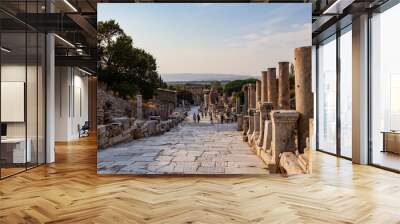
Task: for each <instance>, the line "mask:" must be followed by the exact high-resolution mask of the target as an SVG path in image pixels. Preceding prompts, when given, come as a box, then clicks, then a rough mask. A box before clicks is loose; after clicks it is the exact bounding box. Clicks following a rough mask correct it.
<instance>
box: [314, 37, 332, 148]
mask: <svg viewBox="0 0 400 224" xmlns="http://www.w3.org/2000/svg"><path fill="white" fill-rule="evenodd" d="M317 122H318V148H319V149H320V150H323V151H326V152H330V153H336V36H333V37H331V38H329V40H327V41H326V42H324V43H322V44H321V45H320V46H319V48H318V119H317Z"/></svg>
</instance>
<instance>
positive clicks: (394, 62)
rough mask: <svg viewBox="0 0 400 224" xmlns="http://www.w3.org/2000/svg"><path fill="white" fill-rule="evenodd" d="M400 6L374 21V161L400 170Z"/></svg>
mask: <svg viewBox="0 0 400 224" xmlns="http://www.w3.org/2000/svg"><path fill="white" fill-rule="evenodd" d="M398 21H400V5H396V6H394V7H393V8H391V9H389V10H387V11H385V12H383V13H381V14H377V15H375V16H374V17H373V18H372V20H371V22H372V24H371V25H372V38H371V40H372V55H371V56H372V74H371V76H372V77H371V88H372V89H371V109H372V111H371V122H372V125H371V134H372V136H371V137H372V163H374V164H377V165H380V166H385V167H388V168H392V169H396V170H400V155H399V154H400V132H399V131H400V103H399V99H398V97H399V95H400V67H399V66H398V64H399V61H398V52H400V43H399V40H400V33H399V32H398V29H395V28H394V27H398Z"/></svg>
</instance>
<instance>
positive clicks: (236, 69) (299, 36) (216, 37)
mask: <svg viewBox="0 0 400 224" xmlns="http://www.w3.org/2000/svg"><path fill="white" fill-rule="evenodd" d="M98 19H99V20H101V21H104V20H109V19H114V20H116V21H117V22H118V23H119V24H120V26H121V27H122V28H123V29H124V31H125V32H126V33H127V34H129V35H130V36H132V38H133V42H134V45H135V46H136V47H139V48H143V49H145V50H146V51H147V52H149V53H151V54H152V55H153V56H154V57H155V58H156V60H157V64H158V71H159V73H161V74H165V73H224V74H242V75H259V74H260V71H262V70H265V69H266V68H268V67H275V66H277V63H278V62H279V61H291V62H292V61H293V58H294V56H293V52H294V48H296V47H300V46H310V45H311V4H287V3H286V4H285V3H282V4H276V3H274V4H273V3H269V4H265V3H250V4H249V3H242V4H233V3H231V4H210V3H197V4H196V3H191V4H153V3H144V4H124V3H122V4H115V3H112V4H104V3H102V4H98Z"/></svg>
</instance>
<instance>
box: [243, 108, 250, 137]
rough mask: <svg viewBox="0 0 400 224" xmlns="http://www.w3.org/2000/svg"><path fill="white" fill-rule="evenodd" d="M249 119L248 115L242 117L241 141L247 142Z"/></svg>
mask: <svg viewBox="0 0 400 224" xmlns="http://www.w3.org/2000/svg"><path fill="white" fill-rule="evenodd" d="M249 119H250V117H249V116H248V115H245V116H243V126H242V127H243V133H242V134H243V141H244V142H247V140H248V137H247V132H248V131H249Z"/></svg>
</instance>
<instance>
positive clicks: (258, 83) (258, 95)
mask: <svg viewBox="0 0 400 224" xmlns="http://www.w3.org/2000/svg"><path fill="white" fill-rule="evenodd" d="M260 102H261V81H260V80H257V81H256V107H259V105H260Z"/></svg>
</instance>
